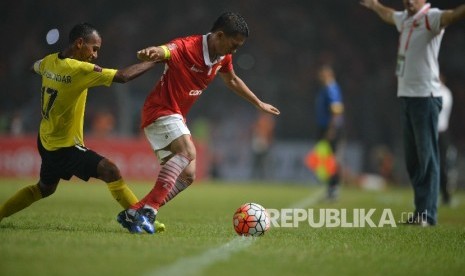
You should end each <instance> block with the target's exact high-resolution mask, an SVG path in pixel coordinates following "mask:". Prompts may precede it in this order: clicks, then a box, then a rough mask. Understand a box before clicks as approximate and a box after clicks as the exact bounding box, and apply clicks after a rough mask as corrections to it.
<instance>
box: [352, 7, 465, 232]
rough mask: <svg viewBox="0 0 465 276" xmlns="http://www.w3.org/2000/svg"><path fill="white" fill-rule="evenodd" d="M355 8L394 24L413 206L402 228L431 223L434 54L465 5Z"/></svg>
mask: <svg viewBox="0 0 465 276" xmlns="http://www.w3.org/2000/svg"><path fill="white" fill-rule="evenodd" d="M360 4H361V5H363V6H365V7H367V8H368V9H370V10H372V11H374V12H375V13H376V14H377V15H378V16H379V17H380V18H381V19H382V20H383V21H384V22H386V23H388V24H390V25H394V26H396V28H397V30H398V31H399V33H400V36H399V43H398V52H397V66H396V76H397V83H398V86H397V96H398V98H399V101H400V105H401V123H402V130H403V142H404V152H405V164H406V166H407V171H408V174H409V177H410V182H411V183H412V187H413V191H414V203H415V210H414V212H413V213H414V216H413V218H411V219H410V218H409V220H408V222H407V224H410V225H419V226H430V225H435V224H436V223H437V216H438V215H437V205H438V193H439V186H440V185H439V182H440V177H439V174H440V172H439V171H440V166H439V149H438V148H439V146H438V116H439V112H440V110H441V105H442V99H441V89H440V86H441V82H440V80H439V61H438V55H439V49H440V47H441V41H442V38H443V35H444V29H445V28H446V27H447V26H449V25H450V24H453V23H455V22H458V21H459V20H462V19H464V18H465V5H460V6H458V7H457V8H456V9H454V10H440V9H437V8H431V5H430V4H429V3H426V0H410V1H407V0H403V4H404V10H403V11H396V10H394V9H392V8H390V7H387V6H384V5H382V4H381V3H379V2H378V0H362V1H360ZM419 137H422V139H419Z"/></svg>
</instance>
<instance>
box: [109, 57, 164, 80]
mask: <svg viewBox="0 0 465 276" xmlns="http://www.w3.org/2000/svg"><path fill="white" fill-rule="evenodd" d="M155 64H156V63H155V62H152V61H143V62H140V63H136V64H133V65H130V66H128V67H126V68H123V69H118V71H117V72H116V74H115V76H114V77H113V82H118V83H125V82H128V81H130V80H132V79H135V78H137V77H138V76H140V75H142V74H143V73H145V72H147V71H148V70H150V69H151V68H153V67H154V66H155Z"/></svg>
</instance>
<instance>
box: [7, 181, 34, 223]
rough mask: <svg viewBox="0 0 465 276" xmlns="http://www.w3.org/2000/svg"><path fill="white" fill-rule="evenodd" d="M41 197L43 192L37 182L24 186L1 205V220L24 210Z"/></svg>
mask: <svg viewBox="0 0 465 276" xmlns="http://www.w3.org/2000/svg"><path fill="white" fill-rule="evenodd" d="M41 198H42V194H41V193H40V189H39V186H38V185H37V184H35V185H31V186H27V187H24V188H22V189H21V190H19V191H17V192H16V194H14V195H13V196H12V197H10V199H8V200H7V201H6V202H5V204H3V205H2V206H0V221H1V220H2V219H3V218H6V217H9V216H11V215H13V214H14V213H17V212H19V211H21V210H23V209H24V208H26V207H28V206H29V205H31V204H32V203H34V202H36V201H37V200H39V199H41Z"/></svg>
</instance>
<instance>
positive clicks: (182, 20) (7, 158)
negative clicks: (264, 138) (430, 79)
mask: <svg viewBox="0 0 465 276" xmlns="http://www.w3.org/2000/svg"><path fill="white" fill-rule="evenodd" d="M382 2H383V3H384V4H386V5H390V6H392V7H395V8H397V9H401V8H402V1H401V0H389V1H388V0H384V1H382ZM431 3H432V5H433V6H437V7H440V8H443V9H447V8H453V7H455V6H456V5H458V4H459V3H457V1H452V0H443V1H438V0H436V1H431ZM227 10H232V11H237V12H239V13H241V14H242V15H243V16H244V17H245V18H246V21H247V22H248V24H249V28H250V31H251V33H250V37H249V39H248V40H247V42H246V44H245V45H244V46H243V47H242V48H241V49H240V50H239V51H238V53H237V54H236V55H235V64H234V65H235V70H236V72H237V74H238V75H239V76H240V77H241V78H242V79H243V80H244V81H245V82H246V83H247V84H248V85H249V87H251V88H252V90H253V91H254V92H255V93H256V94H257V95H259V96H260V97H261V98H262V99H264V100H265V101H268V102H270V103H273V104H275V105H276V106H277V107H278V108H280V110H281V112H282V114H281V115H280V116H279V117H277V118H276V129H275V137H274V138H275V143H274V145H273V148H272V152H271V159H270V160H271V161H270V162H269V163H267V172H268V175H266V178H267V179H270V180H273V179H279V180H283V179H289V180H303V181H310V179H311V177H312V176H311V175H310V173H309V172H308V171H307V170H306V168H305V167H304V166H303V162H302V158H303V156H304V154H305V153H306V152H307V151H308V150H309V149H310V148H311V145H312V143H314V138H315V134H314V133H315V130H316V127H315V120H314V115H313V111H314V109H313V99H314V96H315V93H316V90H317V88H318V83H317V80H316V78H315V75H316V69H317V67H318V65H319V64H321V63H323V62H326V63H331V64H332V65H333V66H334V68H335V70H336V73H337V79H338V81H339V83H340V85H341V87H342V89H343V93H344V100H345V106H346V115H345V121H346V128H345V138H346V139H345V141H346V147H345V149H346V150H345V154H344V157H343V158H344V164H345V166H346V168H347V172H348V175H350V176H354V179H356V178H357V176H359V175H362V174H364V173H370V174H379V173H380V167H379V164H380V163H379V162H380V161H381V159H380V158H382V157H381V156H384V157H385V158H388V157H389V156H390V155H389V154H392V158H393V161H392V162H391V163H392V164H391V165H392V166H393V167H392V174H393V175H392V176H393V179H394V180H395V182H397V183H400V184H406V177H405V171H404V166H403V161H402V141H401V133H400V124H399V112H398V105H397V101H396V97H395V94H396V92H395V91H396V79H395V76H394V74H393V71H394V65H395V64H394V62H395V55H396V50H397V31H396V30H395V28H394V27H393V26H389V25H387V24H385V23H383V22H381V20H380V19H379V18H377V17H376V15H375V14H374V13H373V12H371V11H369V10H367V9H365V8H364V7H362V6H360V5H359V3H358V1H356V0H353V1H347V0H330V1H313V0H311V1H308V0H307V1H299V0H296V1H275V0H269V1H246V0H237V1H214V0H200V1H185V0H178V1H135V2H131V1H107V0H104V1H88V0H84V1H74V2H72V1H62V2H56V1H50V0H42V1H15V2H13V1H2V2H1V3H0V22H1V23H0V24H1V28H0V36H1V37H2V43H0V86H1V95H2V101H0V133H1V135H2V139H4V140H1V141H3V142H1V143H0V151H1V152H0V168H2V169H3V170H5V168H11V166H13V165H12V163H15V164H16V166H19V167H22V168H24V167H25V164H29V165H30V163H31V162H29V161H27V160H29V159H30V158H31V157H30V156H29V155H25V156H24V158H23V159H21V160H13V159H14V156H17V155H18V154H16V153H15V152H14V151H12V150H11V148H10V146H11V145H12V141H19V140H21V139H23V138H24V137H26V138H25V139H26V140H27V141H29V142H28V143H29V145H30V144H31V141H32V144H33V141H34V138H35V136H36V133H37V128H38V123H39V120H40V109H39V102H40V99H39V89H38V87H39V86H40V79H39V78H38V77H37V76H36V75H34V74H31V73H29V72H28V69H29V67H30V65H31V64H32V63H33V62H34V61H35V60H37V59H39V58H41V57H43V56H44V55H46V54H48V53H50V52H55V51H59V50H61V49H62V48H63V47H64V46H65V45H66V43H67V34H68V32H69V30H70V28H71V27H72V26H73V25H74V24H75V23H77V22H83V21H87V22H90V23H92V24H94V25H95V26H96V27H97V28H98V29H99V30H100V33H101V35H102V37H103V47H102V50H101V52H100V54H99V59H98V60H97V64H99V65H101V66H105V67H113V68H121V67H123V66H126V65H129V64H131V63H133V62H135V52H136V51H137V50H139V49H141V48H143V47H146V46H149V45H159V44H161V43H164V42H167V41H169V40H171V39H172V38H175V37H179V36H185V35H189V34H203V33H206V32H207V31H208V30H209V29H210V27H211V25H212V23H213V21H214V20H215V19H216V18H217V16H218V15H219V14H220V13H222V12H223V11H227ZM52 28H57V29H58V30H59V31H60V35H61V36H60V39H59V41H58V42H57V43H56V44H53V45H47V43H46V41H45V36H46V34H47V32H48V31H49V30H50V29H52ZM464 29H465V22H461V23H459V24H456V25H454V26H451V27H449V28H448V29H447V30H446V34H445V36H444V39H443V43H442V49H441V52H440V58H439V60H440V64H441V71H442V72H443V73H444V75H445V76H446V77H447V85H448V86H449V88H450V89H451V90H452V91H453V94H454V108H453V111H452V116H451V121H450V131H451V136H452V141H453V143H454V145H455V146H456V148H457V150H458V154H459V155H458V157H459V158H458V161H457V166H456V169H457V171H464V170H463V169H460V168H461V167H463V166H464V165H463V163H464V161H463V158H464V157H463V155H464V151H465V128H463V118H464V117H465V114H464V113H465V110H464V109H463V108H462V106H463V104H464V102H465V83H464V81H463V79H464V76H465V67H464V66H463V64H464V61H465V55H464V54H465V50H464V49H465V35H464ZM162 69H163V68H162V66H159V67H158V68H156V69H155V70H153V71H151V72H149V73H147V74H145V75H144V76H142V77H140V78H139V79H137V80H135V81H132V82H130V83H127V84H124V85H119V84H115V85H113V86H112V87H110V88H93V89H91V90H90V93H89V97H88V103H87V113H86V129H85V130H86V137H87V138H88V139H91V140H92V139H95V140H96V141H97V143H98V142H100V143H102V141H110V140H111V141H113V143H114V144H112V145H111V147H113V148H118V142H119V141H121V140H120V139H123V140H125V141H126V140H131V141H136V143H140V142H141V143H145V142H143V139H140V137H141V133H140V130H139V118H140V108H141V106H142V103H143V101H144V99H145V96H146V95H147V94H148V92H149V90H150V89H151V88H152V87H153V85H154V83H155V81H156V80H158V78H159V76H160V74H161V72H162ZM256 116H257V113H256V111H255V109H254V108H253V107H251V106H250V105H249V104H247V103H245V102H244V101H243V100H242V99H240V98H239V97H237V96H236V95H234V93H232V92H230V91H228V90H227V88H226V87H225V86H224V85H223V84H222V83H221V81H220V80H219V79H217V80H216V81H215V82H214V83H213V84H212V85H211V86H210V87H209V88H208V89H207V91H206V92H205V93H204V95H202V97H201V98H200V100H199V102H198V103H197V104H196V105H195V106H194V108H193V110H192V112H191V113H190V116H189V118H188V123H189V125H190V127H191V130H192V131H193V133H194V135H195V137H196V139H197V140H198V141H199V144H200V146H205V148H204V149H202V151H205V153H206V154H205V155H204V156H209V157H211V158H209V159H208V160H207V161H205V162H206V166H207V168H204V169H205V177H207V176H208V175H209V174H210V172H211V171H212V167H211V166H212V164H214V165H215V166H214V168H216V170H214V171H215V175H214V176H216V177H220V178H224V179H235V180H240V179H247V178H249V177H250V175H251V173H252V172H251V171H250V166H249V164H250V163H251V154H250V151H249V149H250V136H251V135H250V133H251V125H252V124H253V122H254V120H255V118H256ZM18 137H23V138H21V139H19V138H18ZM102 139H103V140H102ZM115 141H116V142H115ZM103 144H105V142H103ZM96 150H97V151H100V149H99V147H96ZM31 152H34V149H33V148H32V150H31ZM103 153H105V150H104V151H103ZM207 153H208V154H207ZM31 154H32V153H31ZM33 154H36V153H33ZM36 157H37V156H36ZM108 157H110V158H112V157H114V155H113V153H109V155H108ZM383 160H384V161H386V160H385V159H383ZM388 161H389V160H388ZM28 162H29V163H28ZM34 162H35V163H34V164H37V162H38V161H37V160H36V161H34ZM141 163H143V162H141ZM148 163H150V160H148ZM34 164H32V165H30V166H32V167H34V166H35V165H34ZM464 177H465V176H461V175H458V182H457V183H458V185H460V186H463V185H465V184H463V182H464V181H465V180H463V179H462V178H464Z"/></svg>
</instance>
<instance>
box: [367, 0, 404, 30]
mask: <svg viewBox="0 0 465 276" xmlns="http://www.w3.org/2000/svg"><path fill="white" fill-rule="evenodd" d="M360 4H361V5H362V6H365V7H367V8H368V9H370V10H373V11H374V12H376V14H378V16H379V17H380V18H381V19H382V20H383V21H384V22H386V23H388V24H391V25H395V22H394V18H393V16H392V15H393V14H394V12H395V10H394V9H392V8H389V7H386V6H384V5H382V4H381V3H379V2H378V0H361V1H360Z"/></svg>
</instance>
